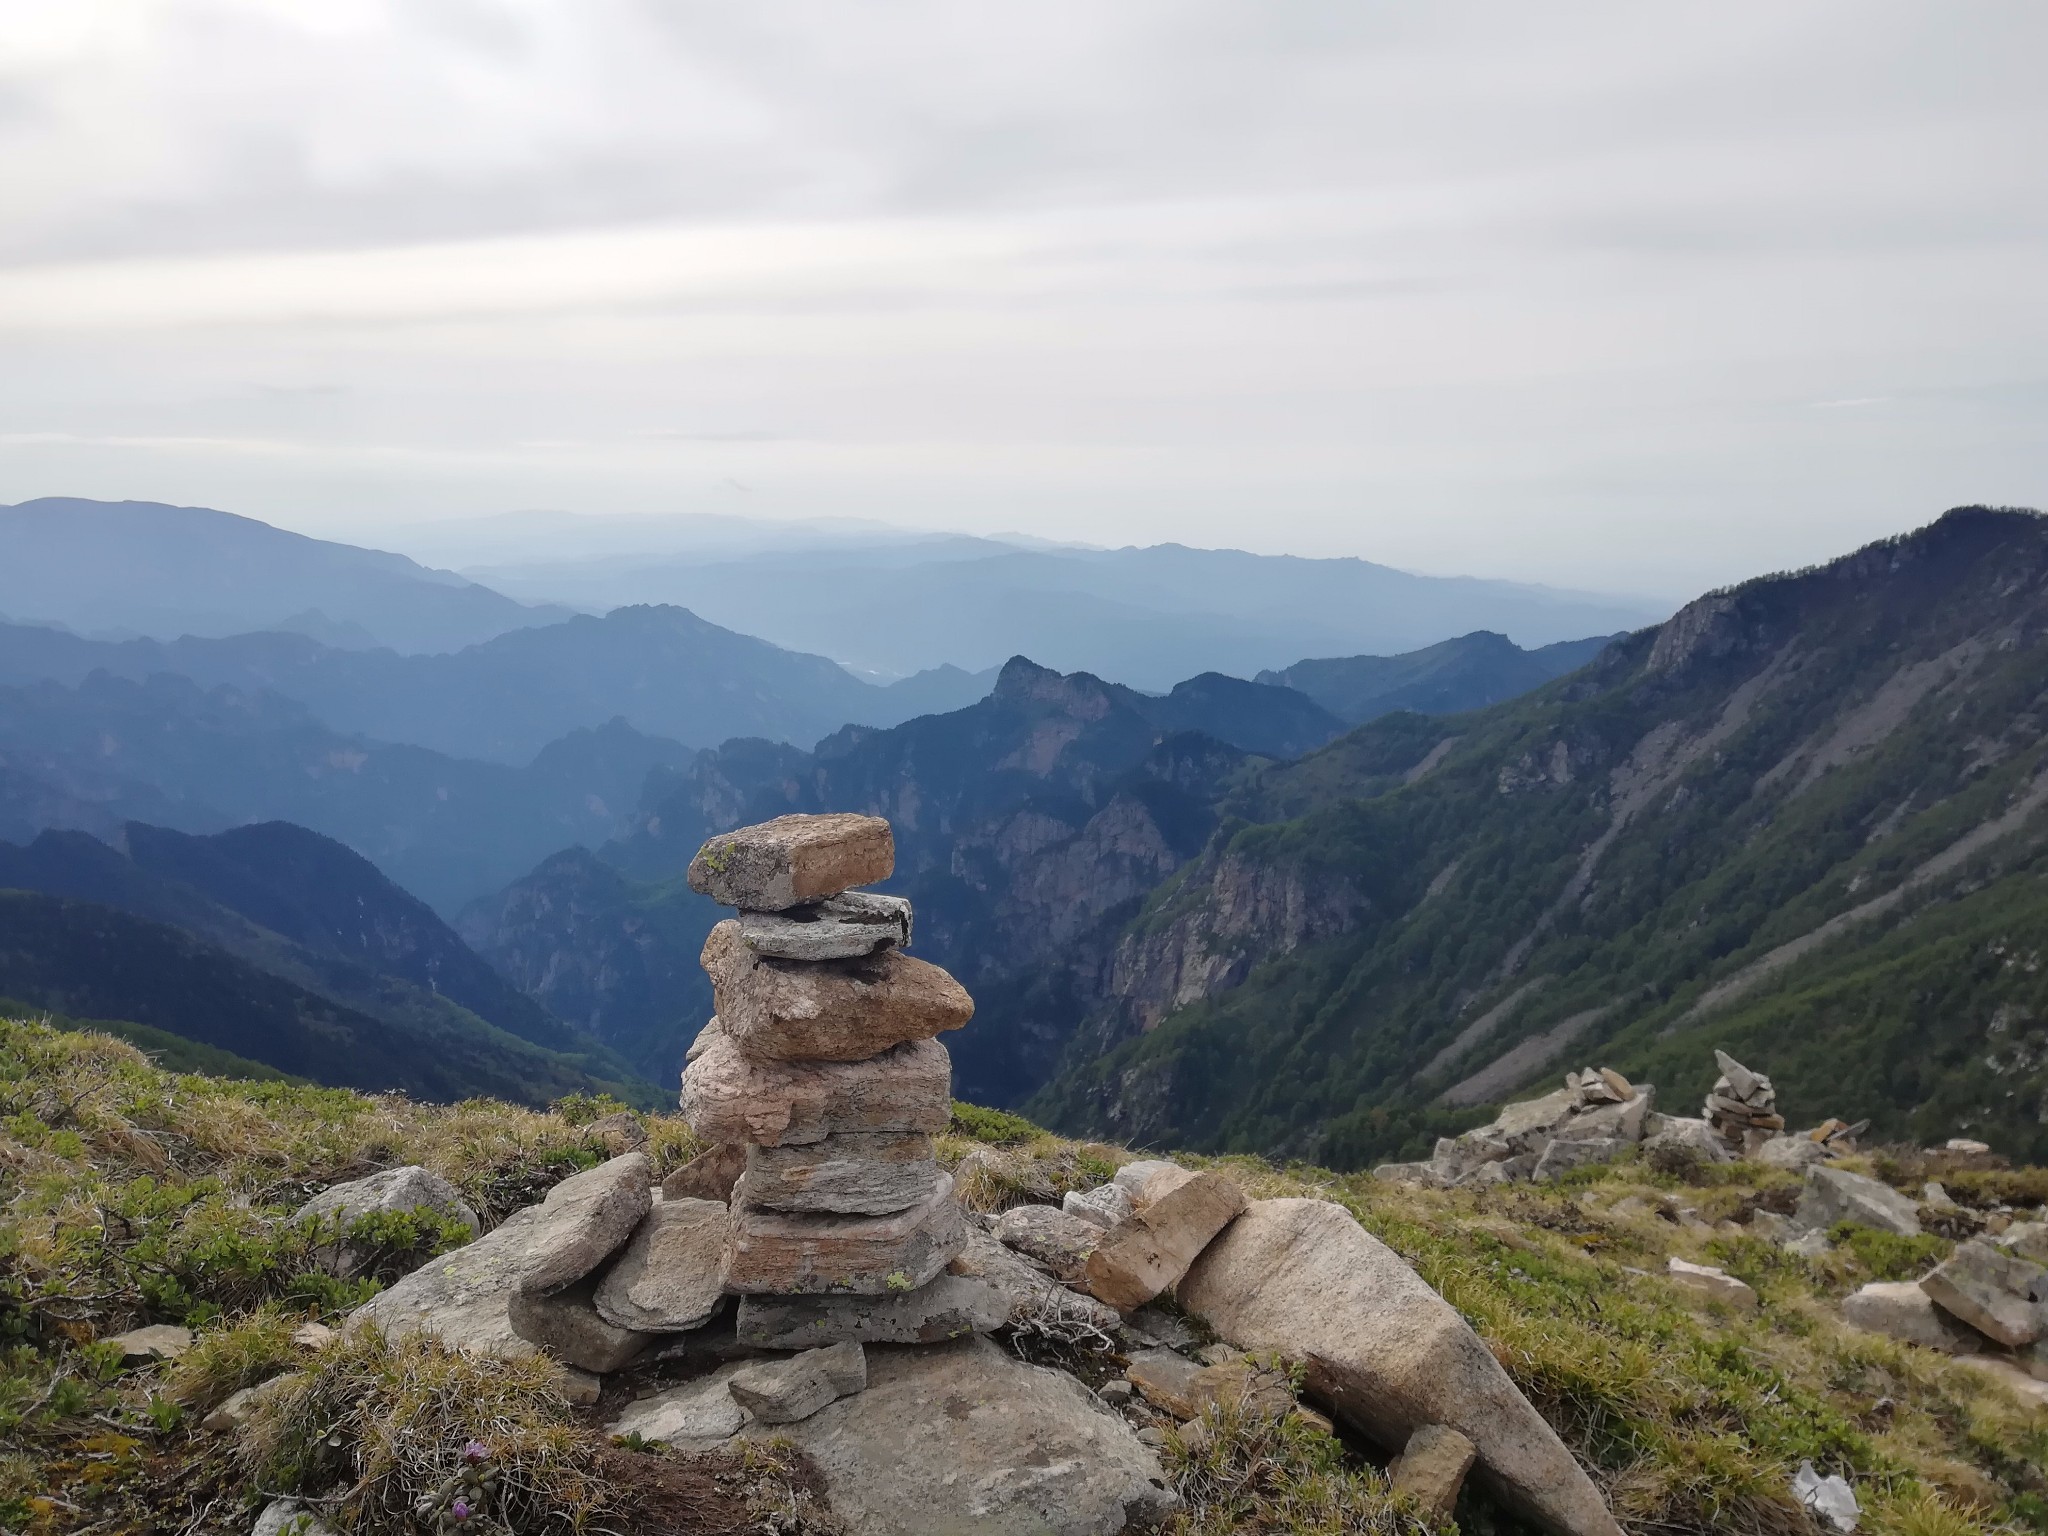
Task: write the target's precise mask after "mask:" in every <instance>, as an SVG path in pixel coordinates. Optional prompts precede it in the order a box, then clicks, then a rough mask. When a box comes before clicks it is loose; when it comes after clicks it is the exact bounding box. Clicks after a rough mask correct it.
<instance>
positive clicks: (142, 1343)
mask: <svg viewBox="0 0 2048 1536" xmlns="http://www.w3.org/2000/svg"><path fill="white" fill-rule="evenodd" d="M107 1342H108V1343H109V1344H111V1345H113V1346H114V1347H115V1348H116V1349H118V1350H120V1351H121V1363H122V1364H123V1365H147V1364H148V1363H149V1362H150V1361H152V1360H175V1359H177V1358H178V1356H180V1355H182V1354H184V1353H185V1351H186V1350H188V1349H190V1348H191V1347H192V1330H191V1329H190V1328H181V1327H179V1326H178V1325H177V1324H176V1323H151V1324H150V1325H149V1326H148V1327H146V1328H130V1329H129V1330H128V1331H127V1332H126V1333H117V1334H115V1335H114V1336H113V1337H112V1338H111V1339H108V1340H107Z"/></svg>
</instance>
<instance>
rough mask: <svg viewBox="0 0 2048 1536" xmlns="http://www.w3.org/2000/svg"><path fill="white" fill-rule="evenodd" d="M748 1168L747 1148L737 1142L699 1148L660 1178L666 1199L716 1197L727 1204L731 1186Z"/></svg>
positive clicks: (663, 1197)
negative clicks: (703, 1150) (695, 1153)
mask: <svg viewBox="0 0 2048 1536" xmlns="http://www.w3.org/2000/svg"><path fill="white" fill-rule="evenodd" d="M746 1171H747V1149H746V1148H745V1147H744V1146H741V1145H740V1144H739V1143H737V1142H733V1143H728V1144H727V1145H724V1146H718V1147H713V1148H711V1149H710V1150H709V1151H707V1152H699V1153H698V1154H697V1155H696V1156H695V1157H693V1158H691V1159H690V1160H689V1161H688V1162H687V1163H685V1164H683V1166H682V1167H680V1168H678V1169H676V1170H675V1172H673V1173H671V1174H670V1175H669V1176H668V1177H667V1178H665V1179H663V1180H662V1181H661V1198H662V1199H664V1200H716V1201H717V1202H718V1203H719V1204H720V1205H724V1204H725V1203H727V1202H728V1201H729V1200H731V1199H732V1187H733V1185H735V1184H737V1183H739V1181H740V1175H741V1174H743V1173H745V1172H746Z"/></svg>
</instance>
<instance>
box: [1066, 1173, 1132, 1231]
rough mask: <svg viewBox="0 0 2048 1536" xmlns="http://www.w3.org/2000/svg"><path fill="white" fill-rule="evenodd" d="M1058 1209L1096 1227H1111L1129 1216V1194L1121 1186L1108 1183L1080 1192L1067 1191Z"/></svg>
mask: <svg viewBox="0 0 2048 1536" xmlns="http://www.w3.org/2000/svg"><path fill="white" fill-rule="evenodd" d="M1060 1209H1061V1210H1063V1211H1065V1212H1066V1213H1067V1214H1068V1215H1069V1216H1078V1217H1080V1218H1081V1219H1082V1220H1083V1221H1085V1222H1088V1223H1089V1224H1090V1225H1092V1226H1097V1227H1113V1226H1115V1225H1116V1224H1117V1223H1118V1222H1120V1221H1127V1220H1129V1219H1130V1215H1131V1192H1130V1191H1129V1190H1127V1189H1125V1188H1124V1187H1123V1185H1121V1184H1117V1183H1109V1184H1104V1185H1101V1186H1100V1187H1098V1188H1095V1189H1091V1190H1087V1191H1085V1192H1084V1191H1081V1190H1072V1189H1070V1190H1068V1191H1067V1194H1066V1197H1065V1198H1064V1199H1063V1200H1061V1201H1060Z"/></svg>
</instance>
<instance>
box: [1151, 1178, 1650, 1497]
mask: <svg viewBox="0 0 2048 1536" xmlns="http://www.w3.org/2000/svg"><path fill="white" fill-rule="evenodd" d="M1179 1299H1180V1301H1181V1304H1182V1305H1183V1306H1185V1307H1186V1308H1187V1309H1188V1310H1189V1311H1191V1312H1194V1313H1195V1314H1197V1315H1198V1316H1200V1317H1202V1318H1204V1319H1205V1320H1207V1322H1208V1323H1209V1325H1210V1326H1211V1327H1213V1328H1214V1329H1215V1330H1216V1331H1217V1333H1219V1334H1220V1335H1222V1336H1223V1337H1224V1338H1225V1339H1227V1340H1229V1341H1230V1342H1231V1343H1232V1344H1235V1345H1237V1346H1238V1347H1239V1348H1240V1349H1245V1350H1251V1351H1255V1352H1256V1351H1267V1350H1271V1351H1274V1352H1276V1353H1278V1354H1280V1355H1283V1356H1285V1357H1287V1358H1289V1359H1291V1360H1298V1361H1300V1362H1301V1363H1302V1366H1303V1369H1304V1372H1305V1382H1306V1385H1307V1388H1308V1391H1309V1392H1310V1394H1311V1395H1313V1396H1314V1397H1315V1398H1317V1399H1318V1400H1319V1401H1321V1402H1323V1403H1325V1404H1327V1405H1329V1406H1330V1407H1331V1408H1332V1409H1333V1410H1334V1412H1335V1413H1336V1415H1337V1416H1338V1417H1339V1418H1342V1419H1344V1420H1345V1421H1346V1422H1348V1423H1350V1424H1352V1425H1353V1426H1354V1427H1356V1428H1357V1429H1358V1430H1360V1431H1361V1432H1363V1433H1364V1434H1365V1435H1367V1436H1368V1437H1369V1438H1371V1439H1373V1440H1375V1441H1377V1442H1378V1443H1379V1444H1380V1445H1381V1446H1383V1447H1385V1448H1386V1449H1389V1450H1399V1449H1400V1448H1402V1447H1404V1446H1405V1445H1406V1444H1407V1443H1408V1438H1409V1436H1410V1435H1412V1434H1413V1433H1414V1432H1415V1431H1416V1430H1417V1429H1419V1428H1421V1427H1422V1426H1423V1425H1425V1424H1442V1425H1445V1426H1447V1427H1449V1428H1452V1429H1455V1430H1457V1431H1458V1432H1459V1433H1460V1434H1462V1435H1464V1436H1465V1437H1466V1438H1467V1439H1469V1440H1470V1441H1471V1442H1472V1443H1473V1445H1475V1446H1476V1447H1477V1448H1478V1455H1479V1463H1480V1468H1481V1471H1482V1474H1483V1475H1484V1476H1485V1477H1486V1478H1487V1480H1488V1481H1489V1483H1490V1484H1491V1485H1492V1486H1493V1488H1494V1489H1495V1491H1496V1492H1497V1493H1498V1495H1499V1496H1500V1498H1501V1499H1502V1500H1503V1502H1506V1503H1508V1504H1509V1505H1511V1506H1512V1507H1514V1508H1516V1509H1518V1510H1520V1511H1521V1512H1522V1513H1523V1514H1525V1515H1526V1516H1527V1517H1529V1518H1531V1519H1533V1520H1534V1521H1536V1522H1537V1523H1538V1524H1540V1525H1542V1526H1544V1527H1545V1528H1546V1529H1549V1530H1551V1531H1556V1532H1560V1533H1564V1536H1620V1527H1619V1526H1617V1525H1616V1524H1615V1522H1614V1517H1613V1516H1612V1515H1611V1514H1609V1513H1608V1511H1607V1507H1606V1505H1605V1504H1603V1503H1602V1502H1601V1499H1600V1494H1599V1491H1598V1490H1597V1489H1596V1488H1595V1487H1594V1486H1593V1483H1592V1481H1591V1480H1590V1479H1589V1478H1588V1477H1587V1476H1586V1474H1585V1472H1584V1471H1582V1470H1581V1469H1580V1467H1579V1464H1578V1463H1577V1462H1576V1461H1574V1460H1573V1459H1572V1454H1571V1452H1570V1451H1568V1450H1566V1449H1565V1447H1564V1444H1563V1442H1561V1441H1560V1440H1559V1439H1558V1438H1557V1435H1556V1433H1555V1432H1554V1431H1553V1430H1552V1429H1551V1428H1550V1426H1549V1425H1548V1424H1547V1423H1545V1422H1544V1420H1543V1417H1542V1415H1541V1414H1539V1413H1537V1412H1536V1410H1535V1409H1534V1408H1533V1407H1531V1406H1530V1404H1529V1402H1528V1400H1527V1399H1526V1398H1524V1397H1523V1396H1522V1394H1521V1393H1520V1392H1519V1391H1518V1390H1516V1388H1515V1384H1514V1383H1513V1382H1512V1381H1510V1380H1509V1379H1508V1375H1507V1372H1506V1371H1504V1370H1503V1369H1502V1368H1501V1365H1500V1362H1499V1361H1498V1360H1496V1359H1495V1358H1494V1355H1493V1353H1492V1351H1491V1350H1489V1349H1488V1348H1487V1347H1486V1344H1485V1342H1484V1341H1483V1340H1481V1339H1480V1337H1479V1336H1478V1335H1477V1334H1476V1333H1474V1332H1473V1331H1472V1329H1471V1328H1470V1326H1468V1325H1467V1324H1466V1322H1465V1320H1464V1319H1463V1318H1462V1317H1460V1316H1459V1315H1458V1313H1457V1311H1456V1310H1455V1309H1454V1308H1453V1307H1452V1306H1451V1305H1450V1304H1449V1303H1448V1302H1446V1301H1445V1300H1444V1299H1443V1298H1442V1297H1441V1296H1439V1295H1437V1293H1436V1292H1435V1291H1433V1290H1431V1289H1430V1288H1429V1286H1428V1285H1427V1284H1426V1283H1425V1282H1424V1281H1423V1280H1422V1278H1421V1277H1420V1276H1419V1275H1417V1274H1416V1273H1415V1271H1414V1270H1412V1269H1410V1268H1409V1267H1408V1265H1407V1264H1406V1263H1405V1262H1404V1261H1403V1260H1402V1259H1401V1257H1400V1255H1398V1254H1396V1253H1395V1252H1394V1251H1393V1250H1392V1249H1390V1248H1388V1247H1387V1246H1386V1245H1385V1244H1383V1243H1381V1242H1380V1241H1379V1240H1378V1239H1377V1238H1375V1237H1373V1236H1372V1235H1371V1234H1369V1233H1368V1232H1367V1231H1366V1230H1365V1229H1364V1228H1363V1227H1361V1226H1359V1224H1358V1223H1357V1222H1356V1221H1355V1220H1354V1219H1353V1218H1352V1216H1351V1214H1350V1212H1348V1211H1346V1210H1345V1209H1344V1208H1343V1207H1342V1206H1339V1205H1335V1204H1332V1203H1331V1202H1329V1201H1326V1200H1255V1201H1253V1202H1252V1203H1251V1205H1250V1206H1248V1207H1247V1208H1246V1210H1245V1212H1244V1214H1243V1215H1241V1216H1239V1217H1238V1218H1237V1220H1236V1221H1234V1222H1232V1223H1231V1224H1230V1226H1229V1227H1228V1228H1227V1229H1226V1230H1225V1231H1224V1232H1223V1234H1222V1235H1221V1236H1220V1237H1219V1238H1217V1240H1216V1241H1215V1242H1213V1243H1212V1244H1210V1246H1209V1248H1208V1249H1207V1251H1206V1252H1204V1253H1203V1254H1202V1256H1201V1257H1200V1258H1199V1259H1198V1260H1196V1262H1195V1264H1194V1266H1193V1267H1192V1268H1191V1269H1190V1270H1189V1271H1188V1274H1187V1277H1186V1278H1185V1279H1184V1280H1182V1282H1181V1284H1180V1288H1179Z"/></svg>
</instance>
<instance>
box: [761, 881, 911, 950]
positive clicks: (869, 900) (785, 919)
mask: <svg viewBox="0 0 2048 1536" xmlns="http://www.w3.org/2000/svg"><path fill="white" fill-rule="evenodd" d="M739 922H740V938H741V939H742V940H743V941H744V942H745V943H746V946H747V948H749V949H751V950H752V951H753V952H754V953H755V954H757V955H764V956H767V957H769V958H771V959H776V960H851V959H852V958H853V957H854V956H856V955H871V954H873V953H874V952H875V951H876V950H878V949H882V948H885V947H888V946H891V945H893V946H894V947H895V948H897V949H908V948H910V903H909V902H907V901H905V900H904V899H903V898H902V897H901V896H877V895H874V894H872V893H871V892H867V891H848V892H846V893H845V894H844V895H840V896H831V897H828V898H826V899H825V900H824V901H820V902H814V903H812V904H811V905H808V906H802V907H791V908H790V909H789V910H788V911H787V912H742V913H741V914H740V919H739Z"/></svg>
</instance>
